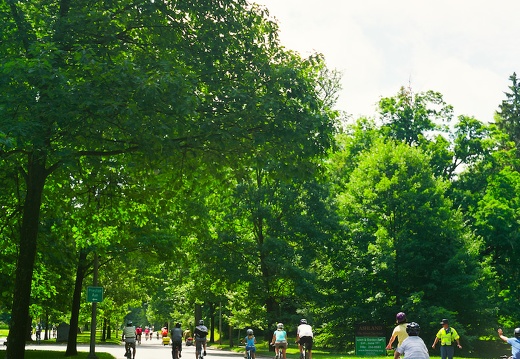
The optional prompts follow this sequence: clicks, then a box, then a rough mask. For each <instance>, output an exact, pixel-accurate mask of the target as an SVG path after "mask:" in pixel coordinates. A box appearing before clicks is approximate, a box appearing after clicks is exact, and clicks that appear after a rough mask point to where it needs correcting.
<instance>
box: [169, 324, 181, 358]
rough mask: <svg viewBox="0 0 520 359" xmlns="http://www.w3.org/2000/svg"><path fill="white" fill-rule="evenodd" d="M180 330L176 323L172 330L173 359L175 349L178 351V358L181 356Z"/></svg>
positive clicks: (179, 325)
mask: <svg viewBox="0 0 520 359" xmlns="http://www.w3.org/2000/svg"><path fill="white" fill-rule="evenodd" d="M182 334H183V333H182V329H181V323H176V324H175V328H173V329H172V333H171V335H172V358H175V356H174V354H175V348H178V349H179V358H180V357H181V356H182V355H181V352H182Z"/></svg>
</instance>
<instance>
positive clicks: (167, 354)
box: [0, 338, 244, 359]
mask: <svg viewBox="0 0 520 359" xmlns="http://www.w3.org/2000/svg"><path fill="white" fill-rule="evenodd" d="M4 341H5V338H0V343H3V342H4ZM66 348H67V346H66V344H43V345H37V344H28V345H27V346H26V350H34V349H44V350H57V351H63V352H65V350H66ZM0 350H5V346H3V345H2V346H1V348H0ZM78 351H81V352H87V353H88V352H90V346H89V345H86V344H78ZM100 352H105V353H110V354H112V355H113V356H114V357H116V358H117V359H126V357H125V356H124V354H125V348H124V346H123V344H121V345H120V346H117V345H103V344H97V345H96V353H100ZM206 353H207V355H206V357H205V358H206V359H243V357H244V356H243V354H240V353H235V352H229V351H225V350H220V349H215V348H211V347H208V348H207V351H206ZM171 357H172V351H171V346H164V345H162V343H161V341H160V340H156V339H153V340H151V341H142V342H141V345H138V346H137V349H136V354H135V358H136V359H171ZM181 359H196V357H195V347H194V346H193V345H192V346H188V347H187V346H183V347H182V358H181Z"/></svg>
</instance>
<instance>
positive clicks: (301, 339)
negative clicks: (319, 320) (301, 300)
mask: <svg viewBox="0 0 520 359" xmlns="http://www.w3.org/2000/svg"><path fill="white" fill-rule="evenodd" d="M312 337H313V334H312V327H311V326H310V325H309V324H307V319H301V320H300V325H299V326H298V330H297V332H296V343H298V347H299V348H300V357H302V358H303V356H304V353H303V347H302V345H303V343H305V346H306V348H307V350H308V351H309V358H308V359H312Z"/></svg>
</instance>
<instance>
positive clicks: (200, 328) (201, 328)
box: [195, 319, 208, 359]
mask: <svg viewBox="0 0 520 359" xmlns="http://www.w3.org/2000/svg"><path fill="white" fill-rule="evenodd" d="M207 335H208V328H207V327H206V326H205V325H204V321H203V320H202V319H201V320H199V325H197V326H196V327H195V343H196V347H195V358H197V359H198V357H199V351H200V350H201V349H202V348H201V346H202V347H204V353H203V354H204V355H206V336H207Z"/></svg>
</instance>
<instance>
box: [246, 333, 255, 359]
mask: <svg viewBox="0 0 520 359" xmlns="http://www.w3.org/2000/svg"><path fill="white" fill-rule="evenodd" d="M244 343H245V344H246V352H245V355H244V358H247V352H248V351H250V352H251V359H255V352H256V346H255V344H256V338H255V336H254V334H253V329H248V330H247V336H246V337H245V338H244Z"/></svg>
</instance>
